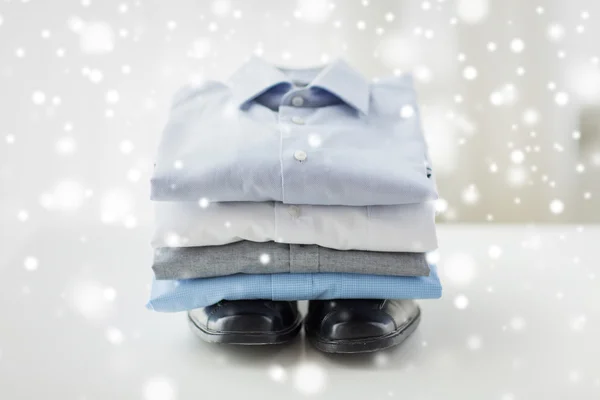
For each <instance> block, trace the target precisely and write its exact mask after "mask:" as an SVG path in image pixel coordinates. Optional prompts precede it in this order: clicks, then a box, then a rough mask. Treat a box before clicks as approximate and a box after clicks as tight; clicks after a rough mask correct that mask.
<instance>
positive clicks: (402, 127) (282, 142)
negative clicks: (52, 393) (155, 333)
mask: <svg viewBox="0 0 600 400" xmlns="http://www.w3.org/2000/svg"><path fill="white" fill-rule="evenodd" d="M151 183H152V200H154V201H155V203H154V204H155V210H156V230H155V234H154V237H153V240H152V246H153V248H154V251H155V253H154V262H153V266H152V268H153V270H154V274H155V280H154V282H153V285H152V291H151V298H150V301H149V303H148V307H149V308H151V309H154V310H157V311H166V312H175V311H184V310H189V309H194V308H198V307H205V306H208V305H211V304H215V303H217V302H219V301H221V300H243V299H270V300H271V299H272V300H310V299H348V298H362V299H366V298H377V299H425V298H438V297H440V295H441V285H440V282H439V279H438V276H437V272H436V268H435V266H433V265H428V263H427V260H426V256H425V253H426V252H428V251H431V250H434V249H436V248H437V240H436V233H435V223H434V212H435V208H434V204H433V201H434V200H435V198H436V196H437V194H436V187H435V182H434V180H433V176H432V170H431V167H430V163H429V159H428V155H427V148H426V145H425V142H424V139H423V135H422V132H421V125H420V121H419V116H418V111H417V105H416V95H415V92H414V88H413V84H412V80H411V78H410V77H408V76H398V77H392V78H389V79H382V80H379V81H378V82H374V83H370V82H368V81H367V80H366V79H365V78H364V77H363V76H362V75H361V74H359V73H358V72H356V71H355V70H354V69H352V68H351V67H350V66H349V65H348V64H346V63H345V62H344V61H342V60H337V61H335V62H333V63H331V64H329V65H327V66H325V67H319V68H307V69H285V68H281V67H276V66H273V65H271V64H269V63H267V62H265V61H264V60H262V59H260V58H256V57H253V58H251V59H250V60H249V61H248V62H247V63H246V64H244V65H243V66H242V67H241V68H240V69H239V70H238V71H237V72H236V73H235V74H234V75H233V76H232V77H231V79H230V80H229V81H228V82H227V83H221V82H212V81H211V82H207V83H204V84H203V85H201V86H197V87H188V88H185V89H182V90H181V91H180V92H179V93H178V94H177V95H176V96H175V99H174V101H173V105H172V108H171V112H170V116H169V120H168V123H167V126H166V128H165V131H164V134H163V137H162V140H161V143H160V145H159V149H158V154H157V159H156V164H155V170H154V175H153V178H152V182H151Z"/></svg>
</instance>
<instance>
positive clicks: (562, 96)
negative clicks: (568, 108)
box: [554, 92, 569, 106]
mask: <svg viewBox="0 0 600 400" xmlns="http://www.w3.org/2000/svg"><path fill="white" fill-rule="evenodd" d="M554 101H555V102H556V104H558V105H559V106H564V105H567V104H568V103H569V95H568V94H567V93H565V92H558V93H556V95H554Z"/></svg>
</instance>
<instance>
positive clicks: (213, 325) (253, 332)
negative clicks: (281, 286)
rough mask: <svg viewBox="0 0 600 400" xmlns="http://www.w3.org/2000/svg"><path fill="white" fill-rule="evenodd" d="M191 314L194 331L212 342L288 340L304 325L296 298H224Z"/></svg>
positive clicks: (189, 312) (240, 342)
mask: <svg viewBox="0 0 600 400" xmlns="http://www.w3.org/2000/svg"><path fill="white" fill-rule="evenodd" d="M188 318H189V323H190V328H191V329H192V331H194V332H195V333H196V334H197V335H198V336H200V337H201V338H202V339H203V340H205V341H207V342H212V343H228V344H241V345H261V344H278V343H285V342H287V341H290V340H292V339H293V338H294V337H295V336H296V335H297V334H298V332H300V329H301V327H302V316H301V315H300V313H299V312H298V303H297V302H295V301H270V300H239V301H220V302H218V303H217V304H214V305H212V306H209V307H203V308H197V309H194V310H191V311H188Z"/></svg>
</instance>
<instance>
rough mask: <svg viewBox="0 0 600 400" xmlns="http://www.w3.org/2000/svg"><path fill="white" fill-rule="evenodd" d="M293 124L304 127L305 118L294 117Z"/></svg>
mask: <svg viewBox="0 0 600 400" xmlns="http://www.w3.org/2000/svg"><path fill="white" fill-rule="evenodd" d="M292 122H293V123H295V124H297V125H304V118H302V117H299V116H297V115H294V116H293V117H292Z"/></svg>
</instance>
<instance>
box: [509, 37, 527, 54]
mask: <svg viewBox="0 0 600 400" xmlns="http://www.w3.org/2000/svg"><path fill="white" fill-rule="evenodd" d="M510 49H511V50H512V51H513V52H514V53H521V52H523V50H525V42H523V40H522V39H519V38H515V39H513V40H511V42H510Z"/></svg>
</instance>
